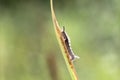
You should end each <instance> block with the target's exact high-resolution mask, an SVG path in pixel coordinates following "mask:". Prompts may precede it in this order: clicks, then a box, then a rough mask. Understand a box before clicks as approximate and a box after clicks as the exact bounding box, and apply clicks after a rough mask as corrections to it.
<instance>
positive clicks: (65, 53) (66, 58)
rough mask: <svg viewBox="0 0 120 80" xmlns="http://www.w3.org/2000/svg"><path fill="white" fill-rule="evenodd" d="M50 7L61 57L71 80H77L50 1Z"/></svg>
mask: <svg viewBox="0 0 120 80" xmlns="http://www.w3.org/2000/svg"><path fill="white" fill-rule="evenodd" d="M50 5H51V14H52V20H53V24H54V30H55V34H56V37H57V40H58V42H59V45H60V48H61V50H62V54H63V57H64V59H65V62H66V65H67V68H68V71H69V73H70V76H71V78H72V80H78V77H77V74H76V70H75V68H74V65H73V62H72V61H71V60H70V56H69V52H68V50H67V46H66V45H65V41H64V39H63V37H62V34H61V28H60V26H59V24H58V21H57V19H56V16H55V13H54V9H53V1H52V0H50Z"/></svg>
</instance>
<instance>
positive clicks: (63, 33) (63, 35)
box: [61, 26, 79, 61]
mask: <svg viewBox="0 0 120 80" xmlns="http://www.w3.org/2000/svg"><path fill="white" fill-rule="evenodd" d="M61 33H62V37H63V39H64V41H65V45H66V48H67V50H68V53H69V56H70V59H71V60H72V61H74V60H75V59H76V58H79V56H76V55H75V54H74V52H73V50H72V48H71V44H70V38H69V36H68V35H67V33H66V32H65V27H64V26H63V29H62V31H61Z"/></svg>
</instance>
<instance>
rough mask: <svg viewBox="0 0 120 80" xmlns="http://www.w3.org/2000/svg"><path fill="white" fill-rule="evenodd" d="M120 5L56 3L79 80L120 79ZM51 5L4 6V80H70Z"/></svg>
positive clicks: (0, 36) (0, 55) (0, 13)
mask: <svg viewBox="0 0 120 80" xmlns="http://www.w3.org/2000/svg"><path fill="white" fill-rule="evenodd" d="M119 4H120V1H119V0H74V1H73V0H54V5H55V6H54V7H55V12H56V16H57V17H58V21H59V23H60V25H61V27H62V26H65V28H66V31H67V33H68V35H69V37H70V38H71V44H72V48H73V50H74V52H75V54H76V55H79V56H80V57H81V58H80V59H79V60H76V61H75V62H74V64H75V67H76V70H77V73H78V76H79V78H80V80H119V79H120V76H119V75H120V63H119V61H120V54H119V53H120V5H119ZM49 6H50V5H49V0H0V80H52V78H51V75H50V73H51V72H50V70H49V69H50V68H49V66H48V59H47V58H48V56H49V54H52V55H54V56H55V58H54V60H56V61H55V62H56V63H54V64H55V65H56V67H57V68H56V70H57V72H58V76H59V79H60V80H70V76H69V74H68V71H67V69H66V65H65V62H64V60H63V58H62V54H61V51H60V49H59V46H58V44H57V40H56V37H55V34H54V29H53V24H52V19H51V13H50V7H49Z"/></svg>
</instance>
